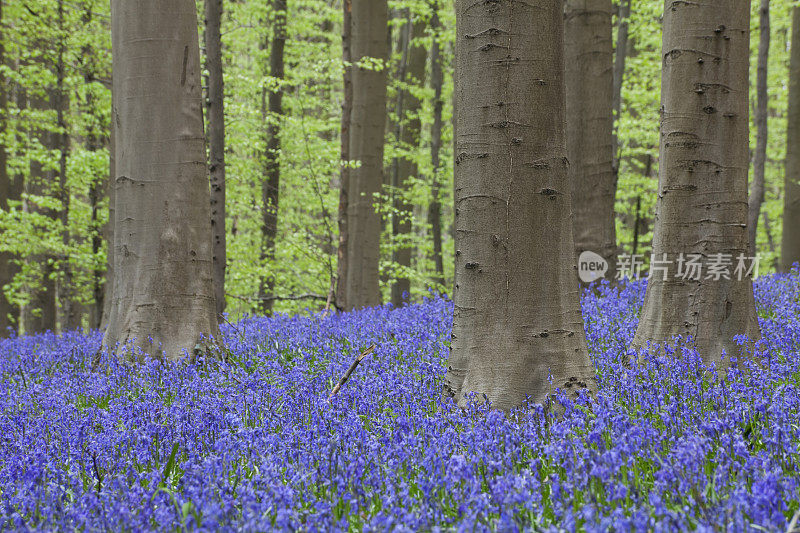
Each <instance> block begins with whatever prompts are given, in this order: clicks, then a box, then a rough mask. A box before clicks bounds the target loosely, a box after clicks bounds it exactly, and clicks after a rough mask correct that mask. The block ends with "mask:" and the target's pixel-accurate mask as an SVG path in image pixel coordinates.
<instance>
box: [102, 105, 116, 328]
mask: <svg viewBox="0 0 800 533" xmlns="http://www.w3.org/2000/svg"><path fill="white" fill-rule="evenodd" d="M111 99H112V104H111V107H112V110H111V128H110V129H109V137H108V179H107V181H106V193H107V194H108V222H107V223H106V228H105V239H106V278H105V282H104V283H103V304H102V310H103V311H102V314H101V317H100V329H101V330H105V329H107V328H108V319H109V318H110V317H111V302H112V301H113V296H114V295H113V291H114V266H115V264H116V258H115V257H114V256H115V254H116V247H115V245H114V235H115V231H114V226H115V224H116V218H117V214H116V198H117V193H116V190H117V187H116V183H117V158H116V151H117V143H116V137H117V135H116V133H115V132H116V131H117V127H116V124H115V116H116V109H117V106H116V105H115V104H114V103H113V102H114V101H115V98H114V93H113V91H112V93H111Z"/></svg>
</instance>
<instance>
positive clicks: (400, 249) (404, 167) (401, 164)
mask: <svg viewBox="0 0 800 533" xmlns="http://www.w3.org/2000/svg"><path fill="white" fill-rule="evenodd" d="M412 17H416V20H413V21H412V20H411V18H412ZM406 24H407V26H408V27H407V31H408V36H407V42H406V46H407V47H408V60H407V62H406V68H405V76H404V79H403V80H402V81H403V83H404V84H405V86H404V87H402V88H401V90H400V92H401V94H402V99H403V105H402V106H401V107H400V110H401V111H400V112H401V116H400V117H399V119H400V122H399V129H400V136H399V140H400V145H401V149H402V150H403V152H404V153H403V155H402V156H400V157H398V158H397V163H396V168H397V176H396V178H397V180H396V181H397V183H395V184H394V185H395V186H396V189H395V202H394V208H395V210H396V212H395V214H394V217H393V219H392V234H393V236H394V240H395V242H394V253H393V255H394V257H393V260H394V262H395V263H396V264H397V265H398V266H399V267H400V269H401V271H400V275H399V276H398V277H397V279H396V280H395V282H394V283H393V284H392V304H393V305H394V306H395V307H399V306H401V305H403V303H404V302H405V301H407V299H408V295H409V293H410V292H411V280H410V279H409V277H408V274H407V272H408V271H410V270H411V252H412V249H413V240H414V236H413V234H412V233H411V226H412V224H411V219H412V216H413V213H412V209H413V206H412V205H411V203H410V202H409V194H410V193H411V180H412V179H414V178H417V177H418V175H419V171H418V170H419V169H418V168H417V163H416V161H415V160H414V157H415V155H416V153H417V151H418V149H419V134H420V129H421V128H422V122H421V120H420V117H419V113H420V110H421V107H422V102H421V101H420V99H419V98H417V96H416V95H415V94H414V88H419V87H422V86H423V84H424V82H425V63H426V61H427V52H426V50H425V48H424V46H423V45H422V43H421V42H420V40H421V39H422V38H424V37H425V23H424V21H422V20H420V19H419V17H418V16H414V15H410V16H409V21H408V22H407V23H406Z"/></svg>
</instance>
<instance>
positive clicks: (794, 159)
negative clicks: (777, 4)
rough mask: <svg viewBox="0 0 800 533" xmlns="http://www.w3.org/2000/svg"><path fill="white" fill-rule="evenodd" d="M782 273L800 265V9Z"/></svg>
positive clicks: (795, 20)
mask: <svg viewBox="0 0 800 533" xmlns="http://www.w3.org/2000/svg"><path fill="white" fill-rule="evenodd" d="M788 100H789V102H788V111H787V115H788V120H787V125H786V162H785V165H786V169H785V175H784V192H783V236H782V237H781V271H783V272H789V271H790V270H791V268H792V265H793V264H795V263H800V7H795V8H794V9H792V45H791V56H790V59H789V98H788Z"/></svg>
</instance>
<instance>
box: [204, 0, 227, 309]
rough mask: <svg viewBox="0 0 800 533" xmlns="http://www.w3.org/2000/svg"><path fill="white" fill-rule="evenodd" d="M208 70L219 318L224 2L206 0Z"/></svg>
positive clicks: (224, 258)
mask: <svg viewBox="0 0 800 533" xmlns="http://www.w3.org/2000/svg"><path fill="white" fill-rule="evenodd" d="M205 11H206V31H205V41H206V68H207V69H208V100H207V102H206V108H207V110H208V143H209V151H208V170H209V175H210V178H211V238H212V239H213V252H214V258H213V276H214V299H215V300H216V302H217V316H219V315H221V314H222V313H224V312H225V268H226V264H227V251H226V233H225V194H226V192H225V191H226V187H225V84H224V81H223V76H222V32H221V27H222V0H205Z"/></svg>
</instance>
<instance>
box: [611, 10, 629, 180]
mask: <svg viewBox="0 0 800 533" xmlns="http://www.w3.org/2000/svg"><path fill="white" fill-rule="evenodd" d="M630 17H631V0H620V3H619V17H618V18H619V25H618V26H617V46H616V50H614V92H613V94H612V100H611V102H612V103H611V107H613V109H614V121H615V123H614V137H613V141H612V143H613V144H612V146H613V148H612V154H613V157H614V174H615V175H619V157H620V154H619V119H620V117H621V116H622V82H623V81H624V80H625V60H626V59H627V57H628V29H629V26H630Z"/></svg>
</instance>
